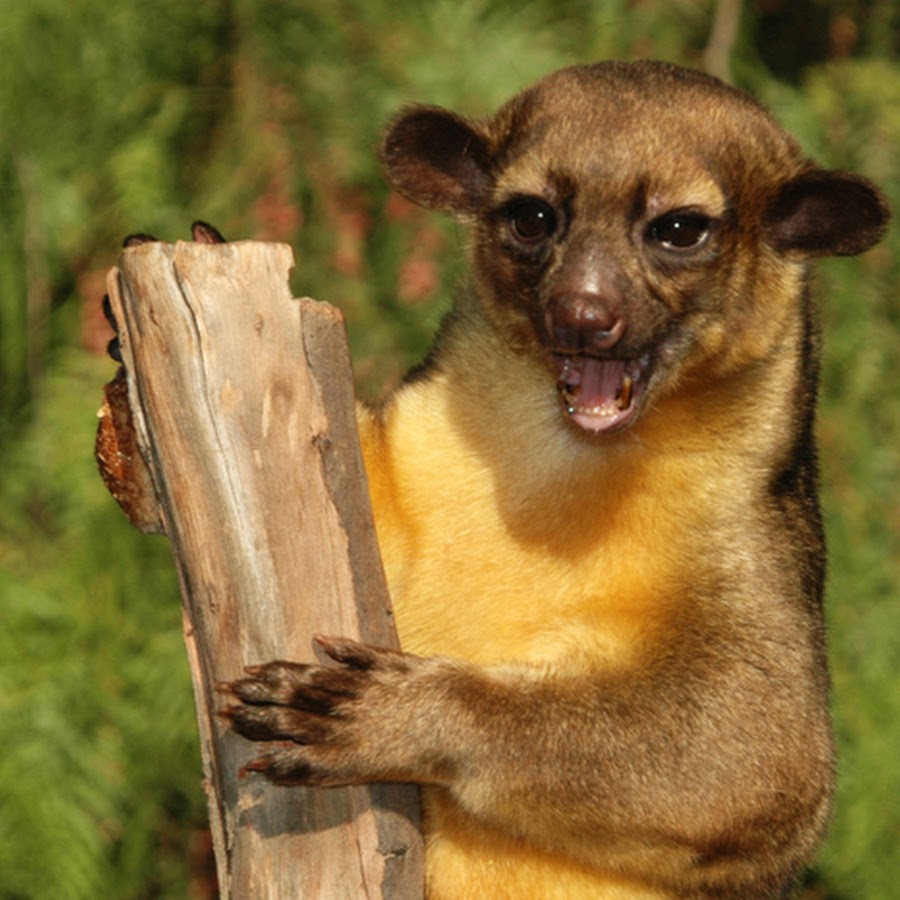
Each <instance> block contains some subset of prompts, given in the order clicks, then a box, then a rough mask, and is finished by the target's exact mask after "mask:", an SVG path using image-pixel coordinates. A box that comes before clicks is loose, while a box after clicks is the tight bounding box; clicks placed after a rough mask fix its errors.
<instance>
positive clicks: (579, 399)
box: [567, 356, 625, 411]
mask: <svg viewBox="0 0 900 900" xmlns="http://www.w3.org/2000/svg"><path fill="white" fill-rule="evenodd" d="M579 363H580V364H579V366H578V368H577V370H574V371H572V372H571V373H570V377H569V378H568V379H567V381H568V382H569V384H577V385H578V387H577V388H576V389H575V391H573V393H574V395H575V405H576V406H577V407H578V408H580V409H596V410H600V409H603V408H604V407H608V408H610V411H613V410H615V411H618V407H617V406H616V397H617V396H618V394H619V391H620V390H621V388H622V380H623V378H624V377H625V360H624V359H594V358H593V357H590V356H587V357H584V358H583V359H582V360H580V361H579ZM576 371H577V372H578V375H579V376H580V379H579V378H573V377H571V375H574V374H575V372H576Z"/></svg>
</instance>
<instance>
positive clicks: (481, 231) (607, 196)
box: [382, 62, 888, 432]
mask: <svg viewBox="0 0 900 900" xmlns="http://www.w3.org/2000/svg"><path fill="white" fill-rule="evenodd" d="M382 155H383V160H384V164H385V168H386V171H387V175H388V178H389V180H390V182H391V183H392V185H393V186H394V187H395V189H396V190H398V191H399V192H400V193H401V194H403V195H404V196H406V197H407V198H409V199H410V200H412V201H414V202H415V203H418V204H420V205H422V206H425V207H427V208H430V209H435V210H441V211H445V212H449V213H451V214H453V215H455V216H457V217H458V218H460V219H461V220H463V221H464V222H466V223H467V224H468V226H469V228H470V229H471V233H472V239H473V240H472V253H473V265H474V275H475V282H476V286H477V289H476V291H475V293H474V302H477V303H478V304H480V308H481V313H482V315H483V317H484V318H485V319H486V320H487V321H488V322H489V323H490V324H491V325H492V326H493V327H494V328H496V330H497V331H498V333H500V334H502V335H503V336H504V340H505V341H506V342H507V343H508V344H509V345H510V346H511V347H513V348H514V349H515V350H516V352H520V353H528V354H532V355H533V356H534V358H535V360H537V361H539V362H541V363H542V364H544V365H545V366H546V367H547V368H548V371H549V374H550V377H555V378H556V381H557V384H558V389H559V393H560V396H561V398H562V400H563V406H564V409H565V410H566V412H567V414H568V416H569V418H570V419H571V421H572V422H574V423H575V424H576V425H577V426H580V427H581V428H583V429H586V430H587V431H589V432H611V431H616V430H618V429H621V428H624V427H627V426H628V425H630V424H632V423H633V422H634V421H635V420H636V419H637V417H638V416H639V414H640V412H641V409H642V408H643V407H644V406H645V405H646V403H647V401H648V398H651V397H653V396H654V395H662V394H665V392H666V391H668V390H673V389H674V387H673V386H674V385H676V384H678V383H679V382H681V381H683V380H684V379H685V378H690V377H691V376H698V377H699V375H700V373H702V377H704V378H714V377H724V376H726V375H727V374H729V372H730V371H732V370H734V369H735V368H736V367H739V366H744V365H747V364H748V363H752V362H753V360H754V358H763V357H765V356H766V355H767V353H769V352H771V349H772V347H773V346H774V345H775V343H777V341H778V338H779V334H780V332H781V331H782V330H783V329H784V328H786V327H787V323H788V322H789V321H790V317H791V316H792V315H793V316H796V308H797V304H798V298H799V297H800V296H801V294H802V290H803V278H804V270H805V261H806V260H807V259H808V258H810V257H813V256H819V255H844V254H855V253H859V252H861V251H863V250H866V249H867V248H869V247H870V246H872V245H873V244H874V243H876V242H877V241H878V240H879V238H880V237H881V235H882V233H883V231H884V228H885V226H886V223H887V219H888V211H887V207H886V205H885V202H884V200H883V198H882V197H881V195H880V194H879V193H878V191H877V190H876V188H875V187H874V186H873V185H872V184H870V183H869V182H868V181H866V180H865V179H863V178H860V177H858V176H855V175H851V174H847V173H841V172H830V171H824V170H821V169H819V168H817V167H815V166H814V164H812V163H811V162H810V161H809V160H808V159H807V158H806V157H805V156H804V154H803V152H802V151H801V150H800V148H799V146H798V145H797V143H796V142H795V141H794V140H793V139H792V138H791V137H789V136H788V135H787V134H786V133H785V132H784V131H783V130H782V129H781V128H780V127H779V126H778V124H777V123H776V122H775V121H774V120H773V119H772V118H771V116H770V115H769V114H768V113H767V112H766V111H765V110H764V109H763V108H762V107H760V106H759V105H758V104H757V103H756V102H755V101H754V100H752V99H751V98H750V97H749V96H747V95H746V94H744V93H742V92H740V91H737V90H735V89H733V88H731V87H728V86H727V85H725V84H723V83H721V82H719V81H718V80H716V79H714V78H711V77H709V76H707V75H703V74H701V73H698V72H694V71H691V70H686V69H681V68H678V67H676V66H672V65H668V64H665V63H654V62H641V63H620V62H605V63H598V64H595V65H589V66H576V67H573V68H569V69H563V70H561V71H559V72H556V73H554V74H552V75H550V76H548V77H547V78H545V79H543V80H542V81H540V82H538V83H537V84H536V85H534V86H533V87H531V88H529V89H528V90H526V91H524V92H523V93H521V94H519V95H517V96H516V97H514V98H513V99H512V100H510V101H509V102H508V103H506V104H505V105H504V106H503V107H501V109H500V110H499V111H498V112H497V113H496V114H495V115H494V116H493V117H492V118H490V119H487V120H483V121H472V120H468V119H465V118H463V117H461V116H458V115H456V114H454V113H452V112H449V111H447V110H444V109H440V108H437V107H426V106H416V107H411V108H409V109H407V110H406V111H404V112H403V113H401V115H400V116H399V117H398V118H397V119H396V120H395V122H394V123H393V125H392V126H391V127H390V129H389V131H388V133H387V135H386V138H385V141H384V147H383V154H382ZM738 331H740V332H741V334H742V339H741V341H740V342H739V344H740V347H739V351H738V350H736V349H734V345H735V343H736V342H735V341H734V340H733V339H734V336H735V334H736V333H737V332H738Z"/></svg>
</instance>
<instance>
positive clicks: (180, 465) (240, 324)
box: [98, 241, 423, 900]
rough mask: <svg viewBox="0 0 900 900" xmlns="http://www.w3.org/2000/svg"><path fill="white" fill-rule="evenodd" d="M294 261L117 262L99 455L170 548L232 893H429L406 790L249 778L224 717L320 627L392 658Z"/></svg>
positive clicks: (323, 333)
mask: <svg viewBox="0 0 900 900" xmlns="http://www.w3.org/2000/svg"><path fill="white" fill-rule="evenodd" d="M292 265H293V256H292V253H291V250H290V248H289V247H287V246H285V245H278V244H262V243H256V242H249V241H248V242H239V243H229V244H219V245H208V244H192V243H182V242H179V243H176V244H165V243H148V244H143V245H140V246H137V247H133V248H130V249H128V250H126V251H125V252H124V253H123V254H122V257H121V260H120V264H119V268H118V269H113V270H112V271H111V272H110V275H109V279H108V287H109V292H110V301H111V305H112V308H113V312H114V314H115V316H116V319H117V321H118V324H119V331H120V343H121V347H122V355H123V362H124V369H125V371H126V372H127V378H126V379H125V382H126V383H127V408H124V407H123V403H124V398H125V389H124V387H123V385H122V382H121V379H120V380H119V383H118V397H117V398H116V392H115V389H113V390H112V391H111V392H110V391H108V403H107V407H106V416H105V418H104V417H102V421H101V432H100V440H99V443H98V458H99V459H100V460H101V469H103V470H104V471H105V477H106V480H107V483H108V485H109V486H110V489H111V490H112V492H113V493H114V494H115V495H116V496H117V499H119V500H120V502H123V495H127V494H131V495H135V494H137V495H139V496H138V503H137V504H136V505H137V506H139V507H140V509H141V512H140V513H139V514H138V515H137V518H139V519H141V520H142V521H140V522H136V524H139V525H140V526H141V527H143V528H144V529H145V530H149V531H153V530H162V531H164V532H165V534H166V535H167V536H168V538H169V540H170V542H171V544H172V548H173V551H174V556H175V561H176V565H177V568H178V573H179V578H180V583H181V592H182V600H183V613H184V632H185V640H186V644H187V650H188V657H189V661H190V667H191V672H192V677H193V684H194V692H195V701H196V707H197V718H198V722H199V726H200V740H201V745H202V746H201V749H202V756H203V765H204V775H205V786H206V790H207V795H208V800H209V810H210V821H211V828H212V834H213V842H214V846H215V852H216V860H217V869H218V877H219V885H220V892H221V896H222V897H223V898H235V900H257V898H273V900H276V898H277V900H281V898H292V900H293V898H297V897H310V898H323V900H338V898H357V897H366V898H391V900H393V898H399V900H406V898H418V897H421V895H422V886H421V885H422V855H423V854H422V845H421V838H420V835H419V833H418V830H417V827H418V822H419V804H418V792H417V790H416V789H415V788H414V787H412V786H409V785H371V786H364V787H353V788H334V789H315V788H282V787H275V786H272V785H270V784H268V783H267V782H265V781H264V780H263V779H261V778H258V777H256V776H252V775H249V776H247V777H239V774H238V773H239V771H240V769H241V766H242V764H244V763H245V762H246V761H247V760H248V759H250V758H251V757H253V756H255V755H256V754H257V752H258V747H254V746H253V745H251V744H250V743H249V742H247V741H245V740H243V739H242V738H240V737H239V736H237V735H236V734H234V733H231V732H229V731H228V729H227V726H226V725H225V723H224V722H223V721H221V720H220V719H219V717H218V716H217V715H216V709H217V705H218V703H219V700H218V697H217V694H216V692H215V686H216V685H217V684H218V683H219V682H222V681H230V680H233V679H234V678H236V677H238V676H240V674H241V673H242V670H243V667H244V666H245V665H249V664H254V663H260V662H264V661H267V660H270V659H275V658H283V659H290V660H295V661H299V662H303V661H313V660H314V656H313V651H312V649H311V643H310V638H311V635H312V634H313V633H323V634H334V635H346V636H348V637H354V638H358V639H360V640H362V641H365V642H367V643H371V644H375V645H380V646H387V647H392V646H393V647H396V646H397V641H396V635H395V632H394V628H393V621H392V614H391V610H390V603H389V598H388V593H387V588H386V584H385V580H384V574H383V570H382V567H381V561H380V557H379V554H378V548H377V543H376V540H375V533H374V526H373V521H372V514H371V509H370V504H369V498H368V490H367V483H366V476H365V471H364V468H363V463H362V456H361V453H360V449H359V441H358V436H357V433H356V421H355V414H354V398H353V387H352V376H351V372H350V363H349V354H348V351H347V345H346V337H345V331H344V326H343V319H342V317H341V315H340V313H339V312H337V311H336V310H335V309H334V308H332V307H330V306H327V305H326V304H321V303H315V302H314V301H312V300H300V301H298V300H295V299H293V298H292V296H291V293H290V289H289V286H288V272H289V270H290V268H291V267H292ZM110 407H111V408H110ZM104 429H105V430H106V438H107V440H106V441H105V442H104V438H103V435H104ZM110 434H112V435H113V438H112V445H110V443H109V435H110ZM129 442H133V444H130V443H129ZM135 448H136V450H135ZM111 469H112V470H115V471H114V472H113V474H110V470H111ZM148 493H152V495H153V496H148ZM131 499H132V501H133V500H134V497H133V496H132V498H131ZM123 506H125V508H126V511H129V510H128V506H129V503H128V502H123ZM133 509H134V507H132V517H133V518H134V512H133Z"/></svg>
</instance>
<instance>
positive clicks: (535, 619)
mask: <svg viewBox="0 0 900 900" xmlns="http://www.w3.org/2000/svg"><path fill="white" fill-rule="evenodd" d="M483 374H484V373H482V377H483ZM518 375H519V380H520V383H526V384H527V381H528V372H527V366H526V367H525V369H524V370H523V371H522V372H519V373H518ZM476 380H477V379H476ZM466 383H467V379H466V378H465V377H461V378H458V379H457V378H452V379H448V378H444V377H442V376H440V375H439V376H437V377H433V378H431V379H428V380H426V381H422V382H417V383H416V382H414V383H413V384H411V385H410V386H408V387H405V388H404V389H402V390H401V391H400V392H399V393H398V394H397V395H396V396H395V397H394V398H392V401H391V403H390V405H389V406H388V407H386V409H385V410H383V411H382V413H381V414H380V415H373V414H372V413H370V412H368V411H361V415H360V430H361V436H362V442H363V449H364V456H365V459H366V464H367V470H368V474H369V479H370V490H371V494H372V498H373V505H374V511H375V518H376V525H377V529H378V536H379V542H380V545H381V550H382V557H383V560H384V563H385V568H386V571H387V576H388V582H389V585H390V589H391V595H392V600H393V604H394V612H395V617H396V623H397V628H398V632H399V635H400V640H401V645H402V646H403V648H404V650H406V651H408V652H412V653H416V654H420V655H423V656H445V657H455V658H461V659H467V660H470V661H472V662H474V663H477V664H480V665H488V666H490V665H501V666H502V665H503V664H504V663H510V664H514V663H518V664H521V663H526V664H531V665H534V666H535V667H536V668H539V669H541V670H543V671H545V672H547V673H548V674H549V673H557V674H559V673H565V672H582V673H585V672H590V671H594V672H596V671H599V670H603V669H609V670H627V669H628V668H629V667H630V666H632V665H638V664H639V662H640V659H641V658H642V657H643V656H644V655H645V654H646V655H653V654H656V653H658V652H659V647H660V646H661V645H664V644H665V642H666V640H667V634H668V633H669V632H670V630H671V631H675V630H677V629H678V628H679V627H683V623H684V620H685V619H690V618H691V616H692V615H694V614H696V612H697V611H696V610H692V609H691V608H690V600H689V597H690V593H689V584H688V581H689V578H690V574H691V573H692V572H695V571H696V570H697V568H698V567H699V564H700V561H701V558H702V554H703V552H704V549H705V546H706V541H707V540H708V539H709V533H710V527H711V523H713V522H715V521H717V520H723V521H727V519H728V514H729V510H733V509H735V508H736V507H738V506H740V505H742V503H743V499H742V497H741V496H740V493H741V490H742V489H746V490H749V489H750V486H749V485H744V484H743V482H742V479H741V478H739V477H735V474H734V472H733V471H727V475H726V471H723V472H722V473H721V474H722V477H723V478H727V481H728V492H727V493H725V492H720V491H719V490H718V481H717V478H716V477H715V474H714V473H712V472H711V471H710V463H709V460H708V458H707V452H703V451H701V447H702V446H703V441H704V439H703V438H702V437H699V436H697V435H696V434H695V435H694V438H693V440H690V441H687V442H685V440H684V439H683V438H680V439H674V440H673V437H672V436H671V435H667V434H665V433H664V431H665V429H662V430H661V429H660V428H657V429H656V430H654V429H652V428H651V429H649V430H645V435H644V438H643V439H640V438H637V439H635V440H634V441H633V442H629V443H628V444H627V446H625V447H624V448H623V447H615V446H606V447H604V445H603V444H591V443H588V444H585V442H584V441H583V440H582V439H580V436H577V435H574V434H571V433H569V431H568V430H567V428H566V427H565V423H564V422H563V420H562V419H561V417H560V413H559V410H558V407H557V404H556V400H555V397H554V396H553V394H552V392H549V393H548V392H546V391H545V392H544V393H545V394H546V396H545V397H542V395H541V391H540V390H537V391H529V390H524V392H523V394H524V395H526V396H530V397H531V398H532V403H533V404H534V405H533V406H532V408H531V409H529V410H525V409H522V410H520V411H519V417H518V419H517V424H516V426H515V427H509V428H506V429H505V431H503V433H502V435H500V434H498V436H497V438H496V440H494V441H491V440H489V441H487V442H484V441H483V440H482V438H483V437H484V436H485V435H486V434H487V433H488V432H487V431H482V425H480V424H477V423H475V424H473V423H472V422H471V421H470V418H471V415H470V414H471V412H472V407H471V406H470V405H469V404H468V399H469V398H467V387H466ZM485 414H489V411H486V413H485ZM476 418H477V415H476ZM695 424H696V423H695ZM666 427H667V428H668V427H671V426H666ZM519 442H521V445H519ZM535 442H536V445H537V448H538V450H537V452H535V450H534V446H535ZM661 447H665V448H667V449H666V450H665V451H664V452H661V450H660V448H661ZM529 448H532V449H531V451H530V452H529ZM705 449H706V451H708V452H709V453H716V454H717V464H718V465H725V467H726V470H728V469H729V467H728V465H727V460H726V459H725V458H724V457H723V454H722V450H721V447H717V446H715V442H714V441H713V442H712V444H709V443H708V444H707V446H706V448H705ZM692 560H693V561H694V562H692ZM547 764H548V765H553V764H554V763H553V761H552V760H548V761H547ZM424 796H425V803H426V813H427V832H426V833H427V840H428V872H429V897H430V898H447V900H450V898H454V900H456V898H459V900H462V898H472V900H475V898H483V897H492V898H493V897H498V898H499V897H510V898H523V897H534V898H548V900H549V898H560V900H570V898H579V897H584V898H608V900H631V898H635V900H636V898H662V897H664V896H666V895H665V894H663V893H660V892H658V891H656V890H654V889H651V888H650V887H647V886H641V885H640V884H638V883H637V882H634V881H632V880H630V879H628V878H626V877H624V876H618V875H616V874H615V873H614V872H613V871H612V870H610V871H605V872H604V871H602V869H598V868H595V867H588V866H584V865H582V864H580V863H578V862H577V861H575V860H573V859H572V858H571V857H568V856H563V855H558V854H553V853H549V852H545V851H540V850H538V849H536V848H535V847H534V846H533V845H528V844H525V843H522V842H520V841H519V840H517V839H516V838H515V837H511V836H509V835H504V834H502V833H501V832H499V831H496V830H493V829H491V828H489V827H486V826H485V825H484V824H482V823H478V822H477V821H476V820H475V819H473V818H472V817H471V816H469V815H468V814H466V813H465V812H464V811H463V810H462V809H460V807H459V806H458V804H457V803H456V802H455V801H454V800H453V799H452V797H451V796H450V794H449V793H447V792H445V791H443V790H442V789H439V788H425V791H424Z"/></svg>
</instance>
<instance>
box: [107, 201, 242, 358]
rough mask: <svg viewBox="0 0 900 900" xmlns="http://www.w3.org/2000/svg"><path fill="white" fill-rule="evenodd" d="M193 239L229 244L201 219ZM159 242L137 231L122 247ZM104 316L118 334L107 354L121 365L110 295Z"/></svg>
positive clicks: (193, 232) (214, 228)
mask: <svg viewBox="0 0 900 900" xmlns="http://www.w3.org/2000/svg"><path fill="white" fill-rule="evenodd" d="M191 237H192V238H193V239H194V243H197V244H226V243H228V242H227V241H226V240H225V238H224V237H223V235H222V232H221V231H219V229H218V228H216V227H215V225H210V224H209V223H208V222H201V221H200V220H199V219H198V220H197V221H196V222H194V223H192V225H191ZM157 240H158V238H156V237H154V236H153V235H152V234H146V233H145V232H143V231H136V232H135V233H134V234H129V235H128V237H126V238H125V240H124V241H122V246H123V247H124V248H125V249H127V248H129V247H139V246H140V245H141V244H152V243H155V242H156V241H157ZM103 315H104V316H105V317H106V321H107V322H109V325H110V327H111V328H112V330H113V331H114V332H115V333H116V334H115V337H114V338H113V339H112V340H111V341H110V342H109V343H108V344H107V345H106V352H107V354H108V355H109V356H110V357H111V358H112V359H114V360H115V361H116V362H118V363H120V362H122V348H121V347H120V346H119V323H118V322H116V317H115V316H114V315H113V311H112V306H111V305H110V302H109V294H104V295H103Z"/></svg>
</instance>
